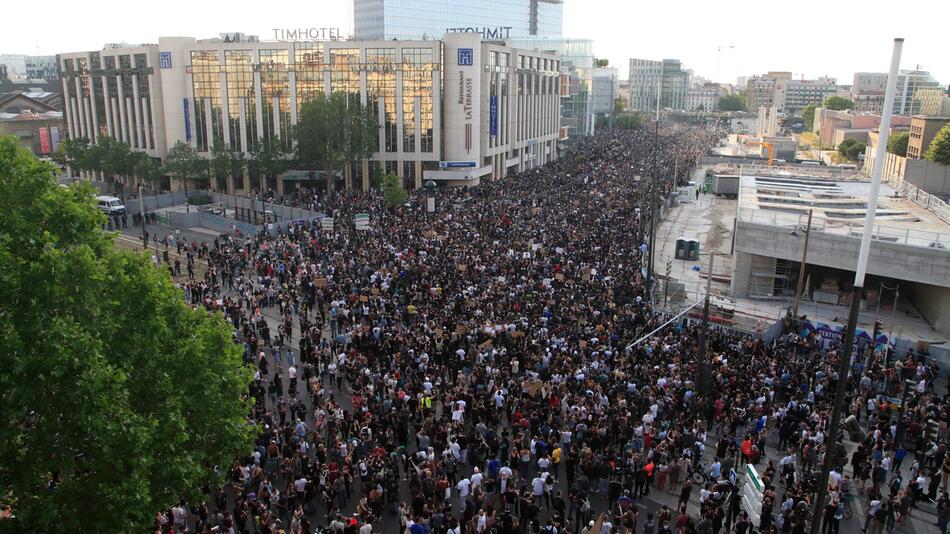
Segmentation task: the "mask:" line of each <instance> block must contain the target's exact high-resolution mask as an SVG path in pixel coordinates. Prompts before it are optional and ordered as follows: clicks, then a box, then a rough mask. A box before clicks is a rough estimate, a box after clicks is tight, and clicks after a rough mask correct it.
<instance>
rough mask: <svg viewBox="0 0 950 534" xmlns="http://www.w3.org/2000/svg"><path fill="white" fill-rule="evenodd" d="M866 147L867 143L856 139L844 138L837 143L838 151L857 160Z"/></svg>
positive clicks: (852, 159) (850, 158)
mask: <svg viewBox="0 0 950 534" xmlns="http://www.w3.org/2000/svg"><path fill="white" fill-rule="evenodd" d="M866 148H867V145H866V144H865V143H862V142H860V141H858V140H857V139H845V140H844V141H842V142H841V144H840V145H838V153H839V154H841V155H842V156H844V157H846V158H848V159H849V160H851V161H857V160H858V159H860V155H861V154H864V151H865V149H866Z"/></svg>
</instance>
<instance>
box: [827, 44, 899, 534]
mask: <svg viewBox="0 0 950 534" xmlns="http://www.w3.org/2000/svg"><path fill="white" fill-rule="evenodd" d="M903 47H904V39H901V38H898V39H894V49H893V51H892V53H891V69H890V73H889V74H888V77H887V92H886V93H885V95H884V110H883V113H882V114H881V129H880V132H881V133H880V139H879V140H878V144H877V146H876V147H875V150H876V153H875V158H874V168H873V170H872V172H871V190H870V192H869V193H868V207H867V215H866V216H865V218H864V231H863V233H862V234H861V248H860V250H859V252H858V265H857V269H856V270H855V273H854V287H853V288H852V290H851V310H850V312H849V314H848V327H847V330H845V336H844V347H842V353H843V354H841V356H840V359H839V361H838V384H837V388H836V389H835V399H834V404H833V405H832V410H831V425H830V427H829V429H828V437H827V438H825V443H827V444H828V447H827V448H826V450H825V458H824V462H823V464H822V467H821V471H820V472H819V480H818V491H817V495H816V496H815V502H814V508H813V510H812V514H813V516H812V517H813V519H812V523H811V534H818V532H819V530H820V529H821V520H822V515H823V513H822V512H823V509H824V506H825V497H826V495H827V492H828V474H829V472H830V471H831V468H832V467H833V466H834V465H833V464H834V458H835V456H836V455H835V454H834V452H835V451H834V449H836V445H837V443H838V430H839V426H840V424H841V409H842V406H843V405H844V394H845V391H846V390H847V388H848V371H849V370H850V368H851V353H852V351H853V350H854V334H855V329H856V328H857V323H858V311H859V310H860V308H861V296H862V294H863V293H864V276H865V274H866V273H867V265H868V256H869V255H870V252H871V232H873V230H874V214H875V212H876V211H877V202H878V194H879V193H880V191H881V174H883V172H884V151H885V150H886V149H887V138H888V136H889V134H890V129H891V116H892V115H893V111H894V110H893V108H894V92H895V90H896V88H897V73H898V69H899V67H900V60H901V49H902V48H903Z"/></svg>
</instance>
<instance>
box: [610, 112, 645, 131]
mask: <svg viewBox="0 0 950 534" xmlns="http://www.w3.org/2000/svg"><path fill="white" fill-rule="evenodd" d="M642 124H643V119H642V118H641V117H640V114H639V113H624V114H623V115H619V116H618V117H617V118H615V119H614V128H616V129H618V130H636V129H637V128H639V127H640V126H641V125H642Z"/></svg>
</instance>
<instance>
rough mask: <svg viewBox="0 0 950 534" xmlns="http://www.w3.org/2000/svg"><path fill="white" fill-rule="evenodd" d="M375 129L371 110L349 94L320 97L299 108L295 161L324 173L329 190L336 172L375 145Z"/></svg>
mask: <svg viewBox="0 0 950 534" xmlns="http://www.w3.org/2000/svg"><path fill="white" fill-rule="evenodd" d="M378 132H379V126H378V124H377V123H376V117H375V116H374V114H373V112H372V110H371V109H370V108H369V107H367V106H364V105H362V104H361V103H360V101H359V98H356V97H354V95H352V94H347V93H343V92H335V93H332V94H329V95H327V94H321V95H318V96H317V97H316V98H314V99H313V100H311V101H310V102H307V103H306V104H304V105H303V107H302V108H301V110H300V117H299V120H298V122H297V127H296V129H295V137H296V140H297V159H298V160H299V161H300V162H301V163H304V164H307V165H313V166H315V167H317V168H322V169H323V170H324V171H326V176H327V189H328V190H332V189H333V179H334V176H336V171H338V170H341V169H343V168H345V167H346V166H347V165H348V164H349V163H352V162H354V161H358V160H362V159H366V158H368V157H369V156H371V155H372V154H373V152H375V151H376V150H377V148H378V146H379V139H378Z"/></svg>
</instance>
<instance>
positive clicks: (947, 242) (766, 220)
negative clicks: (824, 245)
mask: <svg viewBox="0 0 950 534" xmlns="http://www.w3.org/2000/svg"><path fill="white" fill-rule="evenodd" d="M908 185H909V184H908ZM911 187H913V186H911ZM915 189H916V188H915ZM924 194H926V193H924ZM936 200H939V199H936ZM945 206H946V205H945ZM739 222H745V223H753V224H763V225H766V226H772V227H785V228H790V229H798V230H799V231H804V230H805V227H806V226H807V224H808V215H807V214H796V213H785V212H780V211H765V210H760V209H752V208H742V209H740V210H739ZM863 222H864V220H863V219H856V220H853V221H852V220H848V221H842V220H838V219H828V218H825V217H821V216H815V217H814V218H813V219H812V223H811V228H812V231H817V232H821V233H824V234H834V235H842V236H845V237H853V238H855V239H860V238H861V233H862V232H863V231H864V224H863ZM871 239H874V240H876V241H882V242H886V243H896V244H902V245H910V246H912V247H925V248H935V247H936V248H943V246H950V234H947V233H942V232H931V231H929V230H917V229H911V228H908V227H906V226H890V225H887V224H875V225H874V228H873V231H872V233H871ZM941 245H943V246H941Z"/></svg>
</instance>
